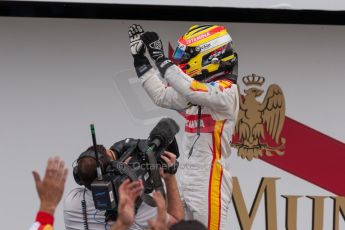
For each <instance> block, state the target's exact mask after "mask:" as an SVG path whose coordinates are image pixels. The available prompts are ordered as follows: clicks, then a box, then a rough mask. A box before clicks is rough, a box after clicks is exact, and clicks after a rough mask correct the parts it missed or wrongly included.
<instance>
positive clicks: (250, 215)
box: [232, 177, 279, 230]
mask: <svg viewBox="0 0 345 230" xmlns="http://www.w3.org/2000/svg"><path fill="white" fill-rule="evenodd" d="M277 179H279V178H270V177H264V178H262V179H261V182H260V185H259V188H258V190H257V192H256V195H255V197H254V202H253V205H252V206H251V209H250V212H248V210H247V206H246V203H245V201H244V198H243V195H242V191H241V187H240V184H239V182H238V179H237V177H234V178H233V194H232V199H233V204H234V207H235V211H236V215H237V218H238V221H239V224H240V227H241V230H250V229H251V227H252V224H253V221H254V219H255V215H256V212H257V210H258V207H259V204H260V201H261V200H262V197H263V195H264V194H265V216H266V230H277V204H276V180H277Z"/></svg>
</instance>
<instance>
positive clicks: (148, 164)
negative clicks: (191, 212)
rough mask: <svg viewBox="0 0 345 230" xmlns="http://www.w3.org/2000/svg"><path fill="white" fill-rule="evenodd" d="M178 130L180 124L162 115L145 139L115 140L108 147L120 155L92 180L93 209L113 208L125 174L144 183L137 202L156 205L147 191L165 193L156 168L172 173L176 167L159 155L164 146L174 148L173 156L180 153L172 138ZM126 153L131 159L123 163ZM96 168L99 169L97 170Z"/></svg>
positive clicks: (117, 199) (164, 148) (108, 209)
mask: <svg viewBox="0 0 345 230" xmlns="http://www.w3.org/2000/svg"><path fill="white" fill-rule="evenodd" d="M178 131H179V126H178V125H177V124H176V122H175V121H174V120H172V119H170V118H163V119H161V120H160V121H159V122H158V124H157V125H156V126H155V128H153V130H152V131H151V132H150V136H149V138H148V139H146V140H135V139H126V140H124V141H122V142H118V143H115V144H114V145H113V146H112V147H111V149H112V150H113V151H114V152H117V153H119V152H120V158H119V159H117V160H114V161H111V162H110V164H109V165H108V166H107V168H106V170H105V172H104V175H98V178H96V179H95V180H94V181H93V182H92V184H91V191H92V196H93V200H94V204H95V207H96V209H98V210H107V211H108V212H109V211H110V212H114V211H115V212H116V210H117V206H118V202H119V194H118V190H119V187H120V185H121V184H122V182H123V181H124V180H126V179H127V178H129V179H130V180H131V181H135V180H142V181H143V183H144V193H143V194H142V195H141V197H140V199H139V200H138V201H137V206H138V205H139V204H141V202H142V201H144V202H145V203H147V204H148V205H150V206H155V202H154V201H153V199H152V197H151V196H149V195H148V194H150V193H151V192H152V191H153V190H154V189H156V190H160V191H161V192H162V193H163V194H165V192H164V187H163V183H162V181H161V177H160V174H159V168H160V167H163V168H164V170H165V171H169V170H170V171H173V173H174V172H176V170H177V167H178V164H176V165H175V167H174V168H169V167H167V166H166V164H165V162H164V161H163V160H162V159H161V158H160V156H161V155H162V154H163V153H164V151H165V150H170V151H171V152H173V153H174V154H175V155H176V158H177V157H178V156H179V152H178V147H177V143H176V139H175V135H176V134H177V133H178ZM94 144H95V143H94ZM96 155H97V154H96ZM128 157H131V160H130V161H129V162H126V163H125V160H126V159H128ZM176 163H178V162H176ZM99 172H100V170H98V173H99ZM115 219H116V213H115Z"/></svg>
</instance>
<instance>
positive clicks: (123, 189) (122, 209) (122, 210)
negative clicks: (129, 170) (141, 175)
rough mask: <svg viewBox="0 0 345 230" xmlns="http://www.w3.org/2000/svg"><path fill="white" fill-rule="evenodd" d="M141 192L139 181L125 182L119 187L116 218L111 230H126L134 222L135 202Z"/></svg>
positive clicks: (141, 187)
mask: <svg viewBox="0 0 345 230" xmlns="http://www.w3.org/2000/svg"><path fill="white" fill-rule="evenodd" d="M142 191H143V185H142V182H141V181H133V182H130V181H129V179H127V180H125V181H124V182H123V183H122V184H121V185H120V187H119V196H120V201H119V206H118V215H119V216H118V218H117V220H116V222H115V224H114V225H113V226H112V227H111V230H126V229H128V228H129V227H130V226H131V225H132V224H133V222H134V208H135V201H136V199H137V198H138V197H139V196H140V194H141V192H142Z"/></svg>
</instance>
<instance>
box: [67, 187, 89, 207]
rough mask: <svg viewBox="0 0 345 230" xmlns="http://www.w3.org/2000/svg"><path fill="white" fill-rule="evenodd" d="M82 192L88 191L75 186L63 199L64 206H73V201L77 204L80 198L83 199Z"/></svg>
mask: <svg viewBox="0 0 345 230" xmlns="http://www.w3.org/2000/svg"><path fill="white" fill-rule="evenodd" d="M84 192H85V193H88V192H89V191H88V190H86V189H85V188H84V187H77V188H74V189H72V190H71V191H69V193H68V194H67V195H66V196H65V199H64V207H65V208H66V207H71V206H74V203H76V202H77V203H78V205H80V202H81V200H83V196H84Z"/></svg>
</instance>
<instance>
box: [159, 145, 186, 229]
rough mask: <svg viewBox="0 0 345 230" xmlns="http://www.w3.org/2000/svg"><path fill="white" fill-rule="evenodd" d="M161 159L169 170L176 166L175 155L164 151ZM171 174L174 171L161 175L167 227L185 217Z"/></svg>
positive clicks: (173, 175) (175, 182)
mask: <svg viewBox="0 0 345 230" xmlns="http://www.w3.org/2000/svg"><path fill="white" fill-rule="evenodd" d="M161 158H162V159H163V160H164V161H165V162H166V163H167V165H168V167H169V168H170V167H174V166H175V164H176V155H175V154H173V153H171V152H168V151H165V152H164V154H163V155H162V156H161ZM168 171H170V170H168ZM173 173H175V171H174V170H173V172H172V173H164V174H163V179H164V182H165V185H166V190H167V202H168V208H167V212H168V214H169V215H170V216H169V220H168V226H171V225H172V224H175V223H176V222H179V221H181V220H183V219H184V217H185V214H184V208H183V205H182V202H181V197H180V193H179V190H178V186H177V181H176V177H175V174H173Z"/></svg>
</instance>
